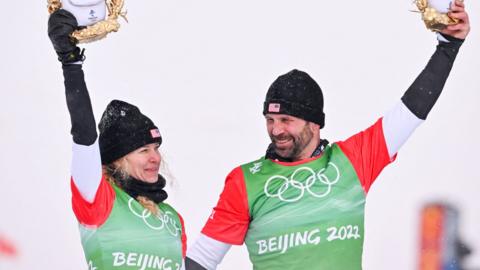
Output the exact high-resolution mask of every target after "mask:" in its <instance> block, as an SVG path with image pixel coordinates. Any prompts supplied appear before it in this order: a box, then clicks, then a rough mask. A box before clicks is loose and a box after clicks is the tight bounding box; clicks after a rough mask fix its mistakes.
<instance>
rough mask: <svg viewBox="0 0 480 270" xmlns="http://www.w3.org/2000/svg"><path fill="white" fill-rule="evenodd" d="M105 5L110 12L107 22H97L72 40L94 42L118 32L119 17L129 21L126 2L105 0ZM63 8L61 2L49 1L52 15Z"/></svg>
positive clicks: (56, 0) (78, 32)
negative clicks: (125, 9)
mask: <svg viewBox="0 0 480 270" xmlns="http://www.w3.org/2000/svg"><path fill="white" fill-rule="evenodd" d="M105 3H106V6H107V10H108V16H107V18H106V19H105V20H103V21H99V22H96V23H95V24H92V25H89V26H87V27H85V28H82V29H79V30H76V31H74V32H73V33H72V38H74V39H75V40H76V41H78V43H88V42H93V41H96V40H99V39H102V38H104V37H106V36H107V34H108V33H111V32H117V31H118V29H119V28H120V23H119V22H118V18H119V17H122V18H123V19H125V21H127V17H126V14H127V13H126V12H123V11H122V9H123V4H124V0H105ZM61 7H62V3H61V1H60V0H48V12H49V13H50V14H52V13H53V12H55V11H56V10H57V9H59V8H61ZM127 22H128V21H127Z"/></svg>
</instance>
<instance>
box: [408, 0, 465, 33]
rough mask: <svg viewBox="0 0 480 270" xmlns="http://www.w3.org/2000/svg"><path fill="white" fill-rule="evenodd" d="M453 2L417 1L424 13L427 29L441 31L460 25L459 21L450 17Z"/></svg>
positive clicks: (444, 0)
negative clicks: (448, 26) (447, 27)
mask: <svg viewBox="0 0 480 270" xmlns="http://www.w3.org/2000/svg"><path fill="white" fill-rule="evenodd" d="M452 1H454V0H415V4H416V6H417V8H418V10H419V11H420V12H421V13H422V20H423V21H424V22H425V25H426V26H427V28H428V29H430V30H432V31H441V30H443V29H444V28H445V27H446V26H447V25H451V24H456V23H458V20H457V19H453V18H451V17H449V16H448V12H449V10H450V5H451V3H452Z"/></svg>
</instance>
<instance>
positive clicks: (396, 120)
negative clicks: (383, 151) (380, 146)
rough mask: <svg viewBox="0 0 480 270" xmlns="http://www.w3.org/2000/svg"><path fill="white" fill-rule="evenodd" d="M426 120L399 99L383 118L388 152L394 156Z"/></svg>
mask: <svg viewBox="0 0 480 270" xmlns="http://www.w3.org/2000/svg"><path fill="white" fill-rule="evenodd" d="M423 122H424V120H422V119H420V118H418V117H417V116H415V115H414V114H413V113H412V112H411V111H410V110H409V109H408V108H407V106H405V104H403V102H401V101H399V102H398V103H397V104H396V105H395V106H394V107H393V109H391V110H390V111H388V112H387V113H386V114H385V116H384V117H383V119H382V126H383V134H384V136H385V142H386V144H387V149H388V154H389V155H390V158H392V157H393V156H394V155H395V154H396V153H397V152H398V150H399V149H400V147H402V145H403V144H404V143H405V142H406V141H407V139H408V138H409V137H410V135H412V133H413V131H415V129H416V128H417V127H418V126H419V125H420V124H421V123H423Z"/></svg>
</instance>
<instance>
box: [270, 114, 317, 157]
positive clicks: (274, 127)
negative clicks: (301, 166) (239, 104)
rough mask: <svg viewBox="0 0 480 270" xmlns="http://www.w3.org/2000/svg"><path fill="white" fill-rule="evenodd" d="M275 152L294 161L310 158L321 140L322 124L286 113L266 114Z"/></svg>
mask: <svg viewBox="0 0 480 270" xmlns="http://www.w3.org/2000/svg"><path fill="white" fill-rule="evenodd" d="M265 119H266V121H267V131H268V135H269V136H270V139H271V140H272V143H274V145H275V152H276V153H277V154H278V155H279V156H281V157H283V158H289V159H292V160H293V161H297V160H302V159H305V158H309V157H310V156H311V154H312V153H313V151H314V150H315V148H316V147H317V145H318V143H319V141H320V126H319V125H318V124H315V123H312V122H307V121H305V120H303V119H300V118H298V117H294V116H290V115H286V114H266V115H265Z"/></svg>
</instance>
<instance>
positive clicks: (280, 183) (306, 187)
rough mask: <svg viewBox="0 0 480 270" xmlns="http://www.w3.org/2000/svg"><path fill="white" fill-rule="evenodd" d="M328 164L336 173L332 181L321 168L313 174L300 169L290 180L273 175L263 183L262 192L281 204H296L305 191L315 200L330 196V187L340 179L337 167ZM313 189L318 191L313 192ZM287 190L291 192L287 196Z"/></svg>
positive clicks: (302, 168) (307, 170)
mask: <svg viewBox="0 0 480 270" xmlns="http://www.w3.org/2000/svg"><path fill="white" fill-rule="evenodd" d="M328 164H329V165H331V167H332V168H334V169H335V172H336V176H335V177H334V179H333V180H331V179H329V178H328V176H326V175H325V174H324V172H325V168H322V169H321V170H319V171H318V172H317V173H315V171H314V170H313V169H311V168H308V167H300V168H298V169H296V170H295V171H294V172H293V174H292V175H291V176H290V179H288V178H287V177H285V176H282V175H274V176H272V177H270V178H269V179H268V180H267V182H266V183H265V186H264V188H263V190H264V192H265V194H266V195H267V197H271V198H278V199H279V200H281V201H283V202H296V201H298V200H300V199H301V198H302V197H303V195H304V194H305V191H307V192H308V193H310V195H312V196H314V197H316V198H323V197H325V196H327V195H328V194H330V191H331V190H332V186H333V185H334V184H336V183H337V182H338V180H339V179H340V171H339V170H338V167H337V165H335V164H334V163H333V162H329V163H328ZM300 174H303V175H304V174H307V177H304V176H299V175H300ZM298 179H303V180H301V181H302V182H304V183H302V182H300V181H299V180H298ZM317 181H318V182H320V184H321V186H320V187H318V186H316V185H315V183H316V182H317ZM314 188H315V190H318V191H315V190H314ZM287 190H291V191H289V192H288V195H287V193H286V192H287Z"/></svg>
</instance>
